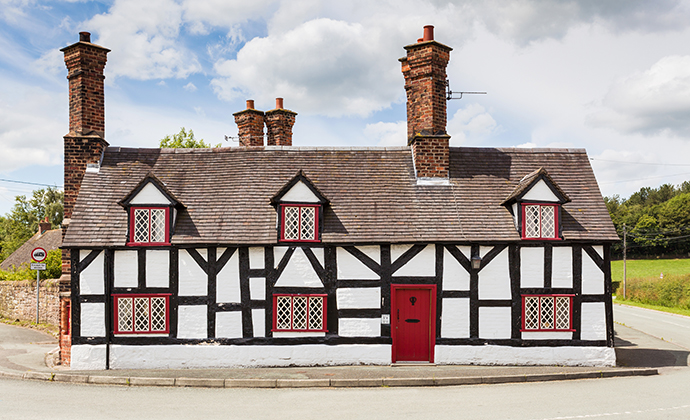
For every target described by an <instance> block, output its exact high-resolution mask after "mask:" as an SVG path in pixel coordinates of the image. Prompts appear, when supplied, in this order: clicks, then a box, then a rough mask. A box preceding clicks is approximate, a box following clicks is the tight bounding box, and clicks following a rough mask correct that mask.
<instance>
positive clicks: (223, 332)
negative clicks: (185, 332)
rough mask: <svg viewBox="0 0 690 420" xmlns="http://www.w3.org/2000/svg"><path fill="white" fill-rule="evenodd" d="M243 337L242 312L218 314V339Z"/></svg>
mask: <svg viewBox="0 0 690 420" xmlns="http://www.w3.org/2000/svg"><path fill="white" fill-rule="evenodd" d="M204 308H205V306H204ZM178 336H179V334H178ZM241 337H242V311H229V312H216V338H241Z"/></svg>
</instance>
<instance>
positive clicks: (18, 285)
mask: <svg viewBox="0 0 690 420" xmlns="http://www.w3.org/2000/svg"><path fill="white" fill-rule="evenodd" d="M59 306H60V297H59V292H58V282H57V280H42V281H41V290H40V307H39V310H38V315H39V320H40V321H41V322H45V323H48V324H52V325H59V323H60V308H59ZM0 315H2V316H3V317H5V318H10V319H19V320H22V321H32V322H35V321H36V280H33V281H31V280H24V281H0Z"/></svg>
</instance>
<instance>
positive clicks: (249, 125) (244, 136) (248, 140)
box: [232, 99, 264, 147]
mask: <svg viewBox="0 0 690 420" xmlns="http://www.w3.org/2000/svg"><path fill="white" fill-rule="evenodd" d="M232 115H233V116H234V117H235V123H236V124H237V129H238V131H239V136H240V146H243V147H250V146H263V145H264V113H263V111H258V110H256V109H254V101H253V100H251V99H249V100H247V109H245V110H244V111H240V112H236V113H234V114H232Z"/></svg>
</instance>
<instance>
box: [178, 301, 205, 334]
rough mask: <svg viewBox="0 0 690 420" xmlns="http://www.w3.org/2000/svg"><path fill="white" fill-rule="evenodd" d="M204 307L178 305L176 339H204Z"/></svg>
mask: <svg viewBox="0 0 690 420" xmlns="http://www.w3.org/2000/svg"><path fill="white" fill-rule="evenodd" d="M207 319H208V313H207V309H206V305H180V306H179V307H178V309H177V338H206V336H207V335H208V321H207Z"/></svg>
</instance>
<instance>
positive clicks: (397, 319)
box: [391, 284, 436, 362]
mask: <svg viewBox="0 0 690 420" xmlns="http://www.w3.org/2000/svg"><path fill="white" fill-rule="evenodd" d="M391 292H392V293H391V295H392V297H393V299H392V305H391V309H392V313H391V318H392V322H391V323H392V325H391V326H392V335H393V362H401V361H406V362H407V361H420V362H433V361H434V344H435V342H436V285H431V284H429V285H426V284H425V285H396V284H394V285H392V286H391Z"/></svg>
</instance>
